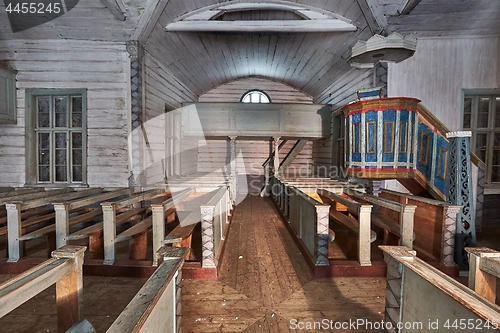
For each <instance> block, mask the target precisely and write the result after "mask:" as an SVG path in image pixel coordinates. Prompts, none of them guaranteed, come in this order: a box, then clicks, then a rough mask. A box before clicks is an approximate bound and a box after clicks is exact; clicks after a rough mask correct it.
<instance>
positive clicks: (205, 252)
mask: <svg viewBox="0 0 500 333" xmlns="http://www.w3.org/2000/svg"><path fill="white" fill-rule="evenodd" d="M214 211H215V207H214V206H200V212H201V257H202V258H201V267H203V268H215V267H216V265H215V242H214V225H213V221H214Z"/></svg>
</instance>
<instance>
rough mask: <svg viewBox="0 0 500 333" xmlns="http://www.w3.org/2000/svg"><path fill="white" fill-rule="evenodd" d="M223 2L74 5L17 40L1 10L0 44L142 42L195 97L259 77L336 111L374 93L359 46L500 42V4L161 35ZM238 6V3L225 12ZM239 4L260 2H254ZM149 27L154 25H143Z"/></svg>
mask: <svg viewBox="0 0 500 333" xmlns="http://www.w3.org/2000/svg"><path fill="white" fill-rule="evenodd" d="M223 2H224V1H217V0H190V1H186V0H148V1H147V2H146V1H144V0H80V1H79V3H78V4H77V6H76V7H75V8H74V9H73V10H71V11H70V12H68V13H67V14H65V15H63V16H61V17H59V18H57V19H55V20H53V21H50V22H48V23H46V24H43V25H41V26H38V27H35V28H32V29H28V30H25V31H22V32H18V33H15V34H14V33H12V31H11V30H10V26H9V24H8V18H7V15H6V12H5V8H4V5H3V3H2V4H0V39H7V40H8V39H59V38H61V39H84V40H109V41H121V42H124V41H127V40H130V39H136V38H139V39H142V40H143V42H144V44H145V49H146V52H147V53H148V54H149V55H150V56H153V57H154V58H156V59H157V61H158V62H160V63H161V64H162V67H163V68H164V69H165V70H166V71H168V72H169V74H170V75H173V76H175V77H176V78H177V79H178V80H179V81H181V82H183V84H184V87H185V88H187V89H189V90H190V91H191V92H192V93H193V94H195V95H197V96H199V95H202V94H203V93H206V92H208V91H210V90H211V89H213V88H215V87H217V86H220V85H222V84H224V83H227V82H231V81H234V80H237V79H240V78H244V77H249V76H259V77H263V78H268V79H271V80H275V81H279V82H282V83H285V84H288V85H291V86H293V87H295V88H297V89H299V90H301V91H303V92H304V93H306V94H308V95H310V96H313V98H314V99H315V102H318V103H334V102H335V101H340V100H341V99H342V98H344V97H345V96H346V94H347V95H348V94H349V93H352V92H353V91H354V90H355V89H359V88H363V85H367V84H371V80H372V78H371V74H370V73H371V72H370V70H366V69H365V70H358V69H352V68H351V67H350V66H349V65H348V63H347V61H346V57H347V53H348V51H349V48H350V47H351V46H353V45H354V44H355V43H356V42H357V41H358V40H359V39H361V40H367V39H368V38H369V37H371V36H372V35H373V33H376V32H379V31H382V34H388V33H391V32H393V31H397V32H400V33H402V34H403V35H405V34H408V33H413V34H415V35H416V36H417V37H423V36H466V35H468V36H477V35H488V36H491V35H500V0H474V1H471V0H447V1H442V0H294V1H290V2H287V3H288V4H297V5H298V6H305V7H308V6H309V8H313V9H314V10H315V11H318V12H324V11H326V12H327V13H333V14H334V15H336V16H340V17H342V18H345V19H347V20H348V21H350V23H351V24H353V25H354V26H355V27H356V28H357V30H356V31H346V32H316V33H310V32H308V33H303V32H293V33H291V32H265V33H264V32H210V33H209V32H167V31H165V27H166V26H167V25H168V24H170V23H172V22H174V21H176V20H179V19H180V18H181V17H184V16H186V15H188V14H190V13H193V12H195V11H199V10H200V9H203V8H205V7H207V6H214V5H218V4H220V3H223ZM236 2H243V1H234V2H231V3H236ZM244 2H249V3H250V2H252V3H259V1H257V0H246V1H244ZM269 2H270V3H274V4H278V3H280V4H283V3H285V2H282V1H281V2H280V1H269ZM260 3H263V2H262V1H260ZM105 5H106V6H108V8H106V6H105ZM115 5H116V6H115ZM111 7H113V8H111ZM120 10H121V11H122V13H120ZM143 13H146V14H144V15H143ZM400 13H403V14H404V15H401V14H400ZM315 15H320V14H315ZM141 16H143V17H142V20H141ZM148 19H149V20H150V21H151V22H149V23H148ZM302 19H304V18H303V17H302V16H301V15H297V13H296V12H290V11H285V10H275V9H271V10H252V11H244V12H228V13H226V14H223V15H222V16H219V17H218V18H217V20H220V21H228V20H229V21H238V20H288V21H293V20H302ZM0 60H1V59H0Z"/></svg>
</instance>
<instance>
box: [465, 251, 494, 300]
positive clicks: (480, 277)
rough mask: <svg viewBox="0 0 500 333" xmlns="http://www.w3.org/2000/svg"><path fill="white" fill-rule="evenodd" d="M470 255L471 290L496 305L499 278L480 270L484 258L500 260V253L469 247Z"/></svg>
mask: <svg viewBox="0 0 500 333" xmlns="http://www.w3.org/2000/svg"><path fill="white" fill-rule="evenodd" d="M465 250H466V251H467V252H468V254H469V288H471V289H472V290H474V291H475V292H476V293H478V294H479V295H481V296H483V297H484V298H486V299H487V300H488V301H490V302H492V303H495V300H496V283H497V277H496V276H495V275H493V274H489V273H487V272H485V271H483V270H482V269H481V268H480V264H481V260H482V259H484V258H500V252H497V251H494V250H491V249H488V248H475V247H467V248H465Z"/></svg>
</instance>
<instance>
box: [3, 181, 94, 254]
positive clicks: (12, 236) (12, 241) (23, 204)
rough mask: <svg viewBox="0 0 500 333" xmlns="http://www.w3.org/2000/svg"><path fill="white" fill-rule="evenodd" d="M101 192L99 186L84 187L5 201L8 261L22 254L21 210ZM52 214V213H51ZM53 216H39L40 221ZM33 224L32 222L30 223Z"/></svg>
mask: <svg viewBox="0 0 500 333" xmlns="http://www.w3.org/2000/svg"><path fill="white" fill-rule="evenodd" d="M99 192H102V189H101V188H95V189H85V190H79V191H71V192H68V193H63V194H55V195H54V194H53V195H49V196H45V197H42V198H37V199H31V200H25V201H7V202H5V207H6V208H7V229H8V245H9V247H8V248H9V260H8V261H9V262H17V261H18V260H19V259H20V258H21V255H22V249H21V246H20V242H21V240H20V237H21V236H22V233H23V226H22V220H21V215H22V214H21V212H22V211H24V210H27V209H32V208H39V207H44V206H47V205H50V204H51V203H52V202H53V201H54V200H60V199H61V198H67V199H70V200H71V199H75V198H80V197H84V196H88V195H93V194H95V193H99ZM51 214H52V213H51ZM52 218H54V217H53V216H51V215H50V216H47V217H46V219H45V220H44V219H43V218H42V217H40V222H43V221H47V219H48V220H50V219H52ZM32 225H34V224H32Z"/></svg>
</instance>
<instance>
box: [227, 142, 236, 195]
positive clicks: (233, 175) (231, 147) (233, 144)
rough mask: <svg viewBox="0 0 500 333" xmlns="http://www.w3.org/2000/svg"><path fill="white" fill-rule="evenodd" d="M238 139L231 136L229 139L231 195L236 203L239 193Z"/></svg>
mask: <svg viewBox="0 0 500 333" xmlns="http://www.w3.org/2000/svg"><path fill="white" fill-rule="evenodd" d="M236 138H237V136H230V137H229V140H230V141H229V150H230V152H229V153H230V156H231V161H230V164H231V178H232V182H231V186H232V187H233V189H232V190H231V193H232V194H233V201H236V194H237V193H238V172H237V170H236Z"/></svg>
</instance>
